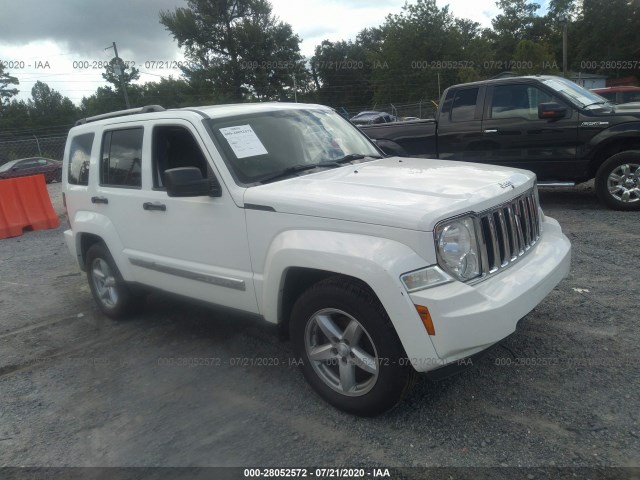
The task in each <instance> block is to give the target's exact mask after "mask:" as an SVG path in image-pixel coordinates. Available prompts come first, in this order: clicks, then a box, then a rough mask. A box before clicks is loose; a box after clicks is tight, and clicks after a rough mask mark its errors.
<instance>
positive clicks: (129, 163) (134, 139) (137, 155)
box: [100, 128, 144, 188]
mask: <svg viewBox="0 0 640 480" xmlns="http://www.w3.org/2000/svg"><path fill="white" fill-rule="evenodd" d="M143 134H144V130H143V129H142V128H130V129H126V130H113V131H110V132H105V134H104V137H103V138H102V156H101V161H100V184H101V185H107V186H110V187H134V188H140V187H141V186H142V175H141V173H140V172H141V163H142V136H143Z"/></svg>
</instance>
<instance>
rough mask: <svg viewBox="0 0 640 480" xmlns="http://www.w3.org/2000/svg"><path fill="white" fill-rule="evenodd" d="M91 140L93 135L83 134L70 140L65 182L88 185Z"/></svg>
mask: <svg viewBox="0 0 640 480" xmlns="http://www.w3.org/2000/svg"><path fill="white" fill-rule="evenodd" d="M93 138H94V134H93V133H85V134H83V135H78V136H77V137H73V139H72V140H71V147H70V148H69V174H68V175H67V181H68V182H69V183H70V184H72V185H89V159H90V158H91V147H92V146H93Z"/></svg>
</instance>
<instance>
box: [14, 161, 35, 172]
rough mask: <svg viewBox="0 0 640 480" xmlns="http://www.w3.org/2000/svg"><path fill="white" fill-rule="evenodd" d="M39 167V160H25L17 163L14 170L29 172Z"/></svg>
mask: <svg viewBox="0 0 640 480" xmlns="http://www.w3.org/2000/svg"><path fill="white" fill-rule="evenodd" d="M37 166H38V161H37V160H24V161H22V162H19V163H17V164H16V166H15V167H14V168H15V169H16V170H27V169H29V168H35V167H37Z"/></svg>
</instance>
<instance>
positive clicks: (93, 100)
mask: <svg viewBox="0 0 640 480" xmlns="http://www.w3.org/2000/svg"><path fill="white" fill-rule="evenodd" d="M123 108H125V107H124V99H123V97H122V93H121V92H116V91H115V90H114V88H113V87H111V86H110V85H108V86H106V87H98V89H97V90H96V92H95V93H94V94H92V95H89V96H88V97H83V98H82V100H81V101H80V111H81V112H82V113H81V114H82V116H83V117H91V116H93V115H101V114H103V113H109V112H115V111H117V110H122V109H123Z"/></svg>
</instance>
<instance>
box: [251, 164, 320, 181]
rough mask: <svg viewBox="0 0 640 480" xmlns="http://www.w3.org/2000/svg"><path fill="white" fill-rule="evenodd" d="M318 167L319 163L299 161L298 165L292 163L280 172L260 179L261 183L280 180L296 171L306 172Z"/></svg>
mask: <svg viewBox="0 0 640 480" xmlns="http://www.w3.org/2000/svg"><path fill="white" fill-rule="evenodd" d="M320 166H322V165H320ZM316 167H318V164H315V163H299V164H297V165H292V166H290V167H287V168H285V169H283V170H280V171H279V172H276V173H273V174H271V175H267V176H266V177H264V178H261V179H260V180H258V181H259V182H260V183H268V182H272V181H273V180H278V179H279V178H283V177H288V176H289V175H293V174H294V173H298V172H304V171H305V170H313V169H314V168H316Z"/></svg>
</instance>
